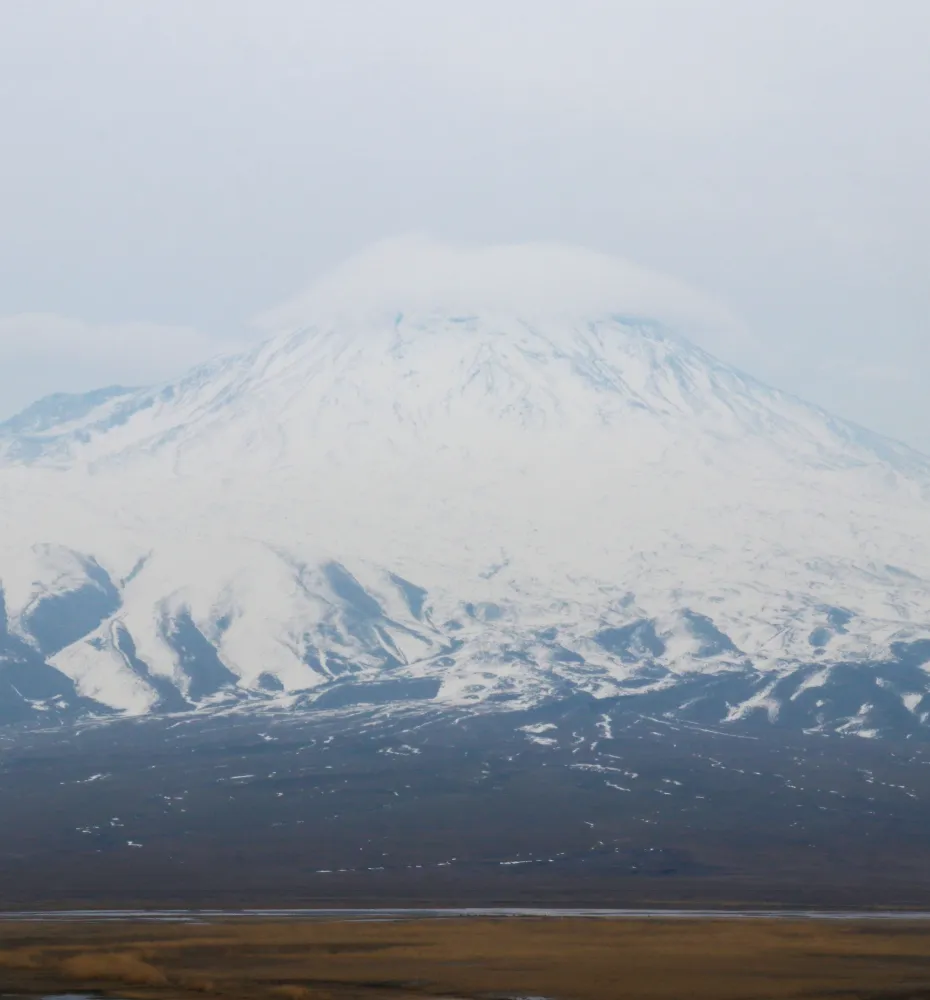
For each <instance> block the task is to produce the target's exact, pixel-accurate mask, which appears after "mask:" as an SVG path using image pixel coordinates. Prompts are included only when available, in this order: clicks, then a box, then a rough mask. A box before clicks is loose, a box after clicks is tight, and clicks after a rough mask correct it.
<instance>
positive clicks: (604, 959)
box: [0, 918, 930, 1000]
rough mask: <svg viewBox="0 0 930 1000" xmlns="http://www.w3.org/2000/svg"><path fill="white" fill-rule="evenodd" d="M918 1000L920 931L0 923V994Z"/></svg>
mask: <svg viewBox="0 0 930 1000" xmlns="http://www.w3.org/2000/svg"><path fill="white" fill-rule="evenodd" d="M76 990H86V991H99V992H101V993H103V994H109V995H111V996H120V997H127V998H151V1000H166V998H169V997H170V998H184V997H200V998H203V997H204V996H215V997H230V998H247V997H248V998H267V1000H272V998H275V997H277V998H280V1000H323V998H327V1000H349V998H372V1000H374V998H386V997H392V998H395V1000H402V998H407V997H447V998H453V997H458V998H464V997H473V998H504V997H531V996H532V997H547V998H556V1000H608V998H634V997H635V998H643V1000H646V998H656V1000H682V998H693V1000H703V998H707V1000H763V998H769V997H771V998H795V997H820V998H823V997H831V998H836V1000H840V998H844V997H857V998H868V1000H885V998H888V1000H891V998H900V1000H904V998H925V997H930V928H926V929H925V927H924V926H922V925H920V924H917V923H904V922H897V921H895V922H891V921H889V922H862V923H847V922H839V921H838V922H836V923H823V922H797V923H794V922H791V923H789V922H785V921H779V920H764V919H758V920H707V921H698V920H663V919H651V920H591V919H588V920H584V919H578V918H561V919H560V918H550V919H536V920H530V919H500V920H488V919H468V920H457V919H456V920H429V921H425V920H421V921H401V922H391V923H368V922H365V923H362V922H349V921H345V922H332V921H327V922H267V921H266V922H262V923H238V922H220V923H214V924H196V925H183V924H173V925H154V926H153V925H144V924H57V923H56V924H52V923H28V924H27V923H12V922H10V923H0V995H2V994H16V993H19V994H37V993H42V992H47V991H48V992H55V991H58V992H64V991H76Z"/></svg>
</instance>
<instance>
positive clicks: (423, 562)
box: [0, 240, 930, 735]
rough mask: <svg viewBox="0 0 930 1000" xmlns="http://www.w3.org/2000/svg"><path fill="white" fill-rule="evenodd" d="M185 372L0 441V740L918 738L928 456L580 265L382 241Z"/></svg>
mask: <svg viewBox="0 0 930 1000" xmlns="http://www.w3.org/2000/svg"><path fill="white" fill-rule="evenodd" d="M269 321H270V322H272V323H275V324H277V325H283V326H284V327H285V332H283V333H280V334H277V335H275V336H272V337H271V338H270V339H268V340H267V341H265V342H264V343H262V344H260V345H259V346H257V347H256V348H255V349H253V350H252V351H250V352H248V353H246V354H243V355H241V356H238V357H231V358H223V359H220V360H218V361H216V362H213V363H211V364H208V365H204V366H201V367H199V368H197V369H195V370H193V371H191V372H190V373H188V374H187V375H186V376H184V377H183V378H181V379H179V380H178V381H176V382H173V383H170V384H167V385H162V386H157V387H155V388H150V389H149V388H147V389H138V390H135V389H122V388H120V389H108V390H105V391H101V392H98V393H93V394H90V395H88V396H86V397H62V396H60V395H59V396H55V397H51V398H50V400H48V401H41V402H39V403H37V404H34V405H33V406H32V407H30V408H29V410H28V411H27V414H26V415H25V416H21V417H19V418H14V419H13V420H12V421H9V422H8V423H7V424H5V425H0V456H2V457H0V462H2V464H0V495H2V498H3V504H4V510H5V511H6V512H7V517H6V519H5V526H4V528H3V529H2V533H0V580H2V586H3V598H4V609H3V610H4V618H5V626H4V625H3V622H2V621H0V629H2V631H0V645H2V650H3V652H2V655H3V657H4V663H5V665H4V666H3V667H2V672H0V714H2V715H3V716H4V717H6V718H19V717H32V716H35V715H40V716H41V715H42V714H43V713H53V714H63V713H64V714H67V713H73V712H76V711H96V712H100V711H104V710H106V709H110V710H118V711H128V712H151V711H165V710H182V709H191V708H199V709H203V710H207V709H209V708H211V707H216V706H220V705H227V704H229V703H230V701H231V700H232V701H247V702H255V703H256V704H266V703H267V704H268V705H271V706H275V707H281V706H293V707H295V708H296V707H299V706H308V707H315V708H316V709H320V710H322V709H324V708H338V707H340V706H344V705H348V704H352V703H361V702H365V703H372V704H385V703H387V704H394V703H400V702H407V701H410V700H418V701H419V700H428V701H430V703H432V704H435V705H438V706H442V705H448V706H457V707H459V708H462V707H465V708H467V707H469V706H472V707H475V708H481V707H484V708H491V707H494V708H497V709H508V708H526V707H528V706H531V705H534V704H539V703H541V702H545V701H548V700H552V699H558V698H564V697H569V696H579V695H581V696H586V697H592V698H599V699H603V698H616V697H632V696H634V695H635V696H637V697H638V698H640V699H641V701H642V704H643V705H644V706H648V707H649V708H650V710H655V711H666V712H671V713H673V714H674V713H679V714H681V713H684V714H687V715H690V716H692V717H700V718H701V719H704V720H712V721H717V722H719V721H723V720H727V719H730V720H734V719H743V720H753V719H757V718H758V719H764V720H769V721H783V722H789V723H796V724H798V725H801V726H804V727H805V728H831V729H841V730H843V731H849V732H859V733H860V734H862V735H870V734H872V733H879V732H885V731H902V730H904V731H910V730H911V729H913V728H914V727H920V726H923V725H924V723H925V721H926V719H927V718H930V698H928V696H927V691H928V690H930V684H928V680H927V674H926V672H925V670H924V669H923V666H924V664H925V663H926V662H928V661H930V541H928V534H927V530H926V525H927V523H928V515H930V460H928V459H926V458H925V457H923V456H921V455H919V454H918V453H916V452H914V451H911V450H910V449H908V448H906V447H905V446H903V445H900V444H897V443H895V442H892V441H889V440H887V439H884V438H882V437H880V436H878V435H873V434H870V433H868V432H866V431H864V430H862V429H861V428H858V427H855V426H853V425H851V424H848V423H845V422H843V421H841V420H838V419H836V418H834V417H831V416H830V415H829V414H827V413H825V412H824V411H822V410H820V409H818V408H817V407H814V406H810V405H808V404H806V403H803V402H801V401H800V400H797V399H795V398H794V397H792V396H789V395H787V394H785V393H782V392H779V391H777V390H774V389H772V388H769V387H767V386H765V385H763V384H762V383H760V382H757V381H755V380H754V379H752V378H750V377H748V376H746V375H743V374H742V373H740V372H738V371H736V370H734V369H732V368H730V367H728V366H727V365H725V364H723V363H722V362H720V361H718V360H717V359H715V358H714V357H712V356H711V355H710V354H708V353H706V352H705V351H703V350H701V349H700V348H698V347H696V346H695V345H694V344H693V343H691V341H690V340H688V339H686V338H685V337H684V336H682V335H681V334H680V333H679V332H678V331H680V330H682V329H683V330H685V331H686V332H688V331H690V330H692V329H694V328H697V327H700V326H701V325H704V326H706V325H708V324H713V323H714V322H723V321H724V319H723V317H722V316H721V315H720V314H719V312H715V311H714V310H713V308H712V307H709V306H707V305H706V304H704V303H702V302H700V301H699V299H698V298H697V297H696V296H694V295H693V294H691V293H687V292H683V291H682V290H680V289H678V288H676V287H675V286H674V285H673V284H671V283H669V282H667V281H665V279H661V278H656V277H654V276H651V275H648V274H646V273H645V272H641V271H639V270H637V269H635V268H632V267H630V266H628V265H624V264H620V263H616V262H612V261H610V260H609V259H607V258H603V257H600V256H598V255H595V254H589V253H587V252H582V251H572V250H565V249H564V248H558V247H525V248H519V247H510V248H496V249H492V250H485V251H461V250H454V249H450V248H442V247H435V246H433V245H432V244H429V243H428V242H425V241H421V240H413V241H402V242H401V243H400V244H399V245H396V244H391V245H386V246H382V247H379V248H376V249H375V250H374V251H371V252H369V253H368V254H365V255H362V257H360V258H358V259H357V260H356V261H354V262H351V263H350V264H348V265H345V266H344V267H343V268H341V269H337V270H336V271H335V272H333V273H332V274H330V275H328V276H327V277H325V278H324V279H323V280H322V281H321V282H320V283H318V285H317V286H315V288H314V289H311V291H310V292H309V293H308V294H307V295H306V296H304V297H302V298H301V299H299V300H295V301H294V302H293V303H290V304H289V305H288V306H287V307H285V309H283V310H281V311H279V312H278V313H276V314H273V315H272V316H270V317H269Z"/></svg>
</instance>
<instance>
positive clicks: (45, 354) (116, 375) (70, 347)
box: [0, 313, 242, 416]
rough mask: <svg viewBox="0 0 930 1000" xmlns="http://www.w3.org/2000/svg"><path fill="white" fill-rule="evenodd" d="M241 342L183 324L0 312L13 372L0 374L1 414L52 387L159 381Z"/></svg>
mask: <svg viewBox="0 0 930 1000" xmlns="http://www.w3.org/2000/svg"><path fill="white" fill-rule="evenodd" d="M241 346H242V342H241V341H239V340H236V339H235V338H229V339H224V338H222V337H216V336H211V335H209V334H207V333H203V332H202V331H199V330H195V329H192V328H190V327H183V326H165V325H161V324H158V323H144V322H129V323H103V324H94V323H89V322H85V321H84V320H79V319H73V318H71V317H67V316H58V315H55V314H52V313H22V314H20V315H16V316H5V317H0V370H2V371H5V372H15V373H16V377H15V379H4V380H3V381H4V386H3V396H2V399H0V415H6V416H9V415H10V414H12V413H14V412H16V411H17V410H19V409H21V408H22V407H23V406H26V405H28V404H29V403H31V402H33V401H34V400H36V399H39V398H41V397H42V396H46V395H49V394H50V393H53V392H85V391H88V390H90V389H97V388H100V387H102V386H105V385H112V384H119V385H130V386H131V385H147V384H151V383H154V382H161V381H163V380H165V379H168V378H172V377H173V376H175V375H178V374H180V373H181V372H183V371H184V370H185V369H187V368H188V367H189V366H191V365H193V364H196V363H197V362H199V361H203V360H206V359H207V358H210V357H212V356H214V355H217V354H224V353H228V352H230V351H235V350H237V349H239V348H240V347H241Z"/></svg>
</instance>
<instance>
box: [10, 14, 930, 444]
mask: <svg viewBox="0 0 930 1000" xmlns="http://www.w3.org/2000/svg"><path fill="white" fill-rule="evenodd" d="M928 46H930V2H928V0H881V2H879V0H677V2H675V0H639V2H631V0H604V2H596V0H367V2H366V0H344V2H342V0H340V2H334V0H0V416H3V415H6V414H9V413H11V412H13V411H15V410H17V409H18V408H20V407H21V406H22V405H24V404H25V403H27V402H29V401H30V400H31V399H33V398H35V397H37V396H40V395H43V394H46V393H48V392H52V391H56V390H69V391H76V390H81V389H89V388H92V387H94V386H98V385H101V384H108V383H113V382H122V383H130V384H132V383H137V382H147V381H153V380H157V379H161V378H165V377H168V376H171V375H173V374H175V373H177V372H179V371H181V370H183V369H184V368H185V367H186V366H187V365H188V364H189V363H192V362H194V361H198V360H201V359H202V358H203V357H205V356H207V355H209V354H211V353H213V352H215V351H224V350H228V349H231V348H234V347H235V346H236V345H238V344H241V343H243V342H246V341H248V340H249V339H250V338H254V337H256V336H258V334H257V332H256V330H255V328H254V326H253V324H252V320H253V317H255V316H256V315H259V314H264V313H266V312H267V311H268V310H269V309H271V308H272V307H274V306H275V305H276V303H279V302H281V301H285V300H289V299H291V298H292V297H293V296H294V295H295V293H297V292H299V290H300V289H301V288H302V287H304V286H305V285H306V284H307V282H308V280H309V279H310V278H311V277H312V276H313V275H314V274H315V273H318V272H319V271H320V270H321V269H324V268H327V267H329V266H330V265H332V264H334V263H336V262H338V261H339V260H340V259H341V258H343V257H345V256H346V255H348V254H351V253H353V252H354V251H357V250H359V249H360V248H362V247H364V246H366V245H367V244H369V243H371V242H372V241H376V240H380V239H382V238H384V237H387V236H392V235H394V234H398V233H408V232H411V231H417V232H428V233H430V234H432V235H434V236H436V237H439V238H442V239H447V240H452V241H467V242H478V243H496V242H501V241H505V242H514V241H518V242H519V241H527V240H542V239H544V240H548V241H563V242H568V243H574V244H580V245H582V246H587V247H590V248H592V249H595V250H599V251H606V252H608V253H614V254H619V255H622V256H624V257H627V258H630V259H632V260H634V261H637V262H639V263H640V264H642V265H643V266H645V267H648V268H651V269H655V270H658V271H661V272H665V273H667V274H669V275H671V276H673V277H674V278H676V279H678V280H680V281H682V282H685V283H686V284H689V285H692V286H694V287H696V288H697V289H699V290H700V291H701V292H702V293H704V294H705V295H706V296H708V297H709V298H711V299H712V300H715V301H717V302H719V303H721V304H722V305H723V306H724V307H726V308H729V309H730V310H731V311H732V312H733V313H734V314H735V315H736V316H737V317H738V318H739V319H740V321H741V322H742V324H743V325H744V326H745V328H746V329H747V330H748V331H749V333H750V336H749V337H747V338H745V339H742V340H737V341H732V340H727V339H726V338H722V339H720V340H719V341H715V338H714V337H713V335H710V336H709V340H710V342H708V343H705V346H708V347H710V348H711V349H714V350H716V351H717V353H719V354H722V355H723V356H724V357H725V359H726V360H730V361H733V362H736V363H737V364H739V365H741V366H742V367H744V368H747V369H749V370H751V371H752V372H753V373H754V374H756V375H759V376H761V377H763V378H765V379H766V380H768V381H770V382H773V383H775V384H776V385H778V386H780V387H783V388H787V389H789V390H792V391H795V392H797V393H799V394H801V395H803V396H805V397H807V398H809V399H812V400H813V401H815V402H819V403H821V404H822V405H826V406H828V407H830V408H831V409H834V410H835V411H837V412H838V413H840V414H842V415H844V416H847V417H851V418H853V419H855V420H857V421H859V422H861V423H864V424H866V425H869V426H871V427H874V428H875V429H877V430H881V431H884V432H886V433H889V434H892V435H894V436H896V437H899V438H901V439H904V440H906V441H908V442H909V443H911V444H914V445H916V446H918V447H921V448H923V449H924V450H926V451H930V392H928V391H927V388H926V387H927V386H928V385H930V343H928V340H930V337H928V334H930V59H928V56H927V52H928Z"/></svg>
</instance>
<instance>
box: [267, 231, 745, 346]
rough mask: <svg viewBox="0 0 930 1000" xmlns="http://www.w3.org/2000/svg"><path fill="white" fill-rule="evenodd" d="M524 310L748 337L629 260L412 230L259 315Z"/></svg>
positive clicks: (294, 322)
mask: <svg viewBox="0 0 930 1000" xmlns="http://www.w3.org/2000/svg"><path fill="white" fill-rule="evenodd" d="M433 309H440V310H446V311H463V312H475V311H481V310H484V311H491V312H493V311H497V310H501V311H507V312H517V313H519V314H520V315H521V316H523V317H524V318H526V319H532V318H533V317H534V316H538V315H544V316H546V317H552V316H555V315H557V316H562V317H565V318H566V319H567V320H577V319H583V320H586V319H594V318H598V317H603V316H606V315H609V314H626V315H633V316H641V317H646V318H649V319H654V320H659V321H662V322H666V323H668V324H669V325H670V326H672V327H673V328H675V329H677V330H679V331H680V332H683V333H691V334H697V335H698V336H700V337H701V339H702V340H705V341H706V338H708V337H709V338H711V340H713V341H715V342H716V344H715V346H719V344H720V343H721V342H722V341H725V340H726V339H727V338H733V339H736V338H741V337H744V336H745V333H744V331H743V330H742V327H741V325H740V324H739V322H738V321H737V320H736V319H735V317H734V316H733V314H732V313H731V312H730V311H729V310H728V309H727V308H725V307H724V306H723V305H722V304H720V303H717V302H715V301H714V300H713V299H712V298H711V297H710V296H707V295H704V294H702V293H701V292H699V291H697V290H696V289H694V288H691V287H689V286H688V285H686V284H685V283H683V282H680V281H677V280H675V279H674V278H671V277H669V276H667V275H664V274H661V273H659V272H657V271H653V270H650V269H648V268H644V267H641V266H640V265H638V264H635V263H633V262H632V261H629V260H624V259H623V258H620V257H615V256H611V255H608V254H603V253H597V252H595V251H593V250H587V249H584V248H582V247H574V246H568V245H565V244H558V243H541V242H539V243H523V244H510V245H498V246H475V245H471V246H469V245H465V244H452V243H447V242H440V241H438V240H435V239H432V238H430V237H428V236H425V235H409V236H403V237H397V238H394V239H388V240H382V241H380V242H378V243H375V244H373V245H371V246H369V247H368V248H366V249H365V250H363V251H362V252H361V253H358V254H356V255H354V256H353V257H351V258H349V260H347V261H345V262H344V263H342V264H340V265H338V266H337V267H335V268H332V269H331V270H329V271H328V272H326V273H324V274H323V275H321V276H320V277H319V278H318V279H317V280H316V281H314V282H313V283H312V284H311V285H310V287H309V288H308V289H306V290H305V291H304V292H302V293H300V294H298V295H297V296H295V297H293V298H291V299H290V300H288V301H286V302H285V303H283V304H282V305H280V306H277V307H276V308H274V309H271V310H269V311H267V312H266V313H264V314H263V315H261V316H260V317H258V319H257V321H256V322H257V325H258V326H259V327H260V328H262V329H266V330H272V331H274V330H282V329H293V328H297V327H300V326H303V325H306V324H308V323H310V322H313V321H317V320H319V319H321V318H325V319H329V318H330V317H334V318H336V321H337V322H338V320H339V319H344V320H348V321H352V322H354V321H362V322H364V320H365V318H366V317H367V316H369V315H370V314H372V313H374V312H389V313H396V312H421V311H428V310H433Z"/></svg>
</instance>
